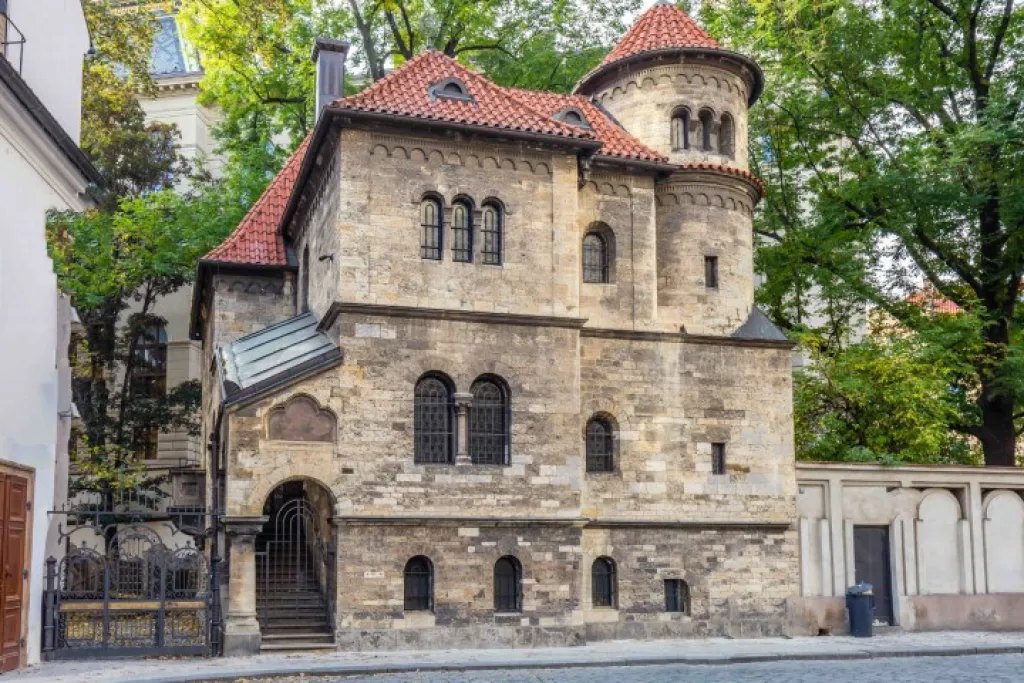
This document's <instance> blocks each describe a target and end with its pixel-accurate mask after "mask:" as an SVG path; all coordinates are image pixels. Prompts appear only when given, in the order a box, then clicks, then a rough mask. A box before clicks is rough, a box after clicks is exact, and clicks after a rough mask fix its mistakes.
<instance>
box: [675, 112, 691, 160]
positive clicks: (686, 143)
mask: <svg viewBox="0 0 1024 683" xmlns="http://www.w3.org/2000/svg"><path fill="white" fill-rule="evenodd" d="M672 149H675V150H679V149H690V110H689V109H682V110H680V111H679V112H677V113H676V115H675V116H673V117H672Z"/></svg>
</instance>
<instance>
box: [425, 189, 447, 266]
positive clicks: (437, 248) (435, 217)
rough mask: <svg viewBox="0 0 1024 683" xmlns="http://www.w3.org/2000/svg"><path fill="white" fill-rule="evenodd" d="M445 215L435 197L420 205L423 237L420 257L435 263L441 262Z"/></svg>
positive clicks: (428, 198)
mask: <svg viewBox="0 0 1024 683" xmlns="http://www.w3.org/2000/svg"><path fill="white" fill-rule="evenodd" d="M443 226H444V214H443V213H442V212H441V202H439V201H438V200H436V199H434V198H433V197H427V198H426V199H424V200H423V203H422V204H420V227H421V229H422V232H423V234H422V236H421V240H420V256H421V257H422V258H425V259H432V260H435V261H440V260H441V247H442V243H443V240H444V238H443V230H444V228H443Z"/></svg>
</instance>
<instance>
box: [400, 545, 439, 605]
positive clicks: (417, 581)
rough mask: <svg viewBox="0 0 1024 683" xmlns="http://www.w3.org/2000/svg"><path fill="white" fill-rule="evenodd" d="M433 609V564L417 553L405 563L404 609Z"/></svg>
mask: <svg viewBox="0 0 1024 683" xmlns="http://www.w3.org/2000/svg"><path fill="white" fill-rule="evenodd" d="M432 609H434V566H433V565H432V564H431V563H430V560H428V559H427V558H425V557H423V556H422V555H417V556H416V557H414V558H412V559H411V560H409V561H408V562H406V563H405V611H406V612H423V611H429V610H432Z"/></svg>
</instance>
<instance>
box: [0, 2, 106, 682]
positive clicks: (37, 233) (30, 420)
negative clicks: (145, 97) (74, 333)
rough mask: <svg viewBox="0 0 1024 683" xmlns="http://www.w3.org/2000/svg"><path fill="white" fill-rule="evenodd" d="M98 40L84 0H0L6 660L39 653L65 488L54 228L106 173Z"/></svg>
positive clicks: (86, 201)
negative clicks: (89, 131) (88, 116)
mask: <svg viewBox="0 0 1024 683" xmlns="http://www.w3.org/2000/svg"><path fill="white" fill-rule="evenodd" d="M88 49H89V35H88V30H87V28H86V23H85V16H84V14H83V11H82V5H81V3H80V2H79V0H0V207H2V209H0V237H2V239H0V386H3V387H4V388H5V390H4V391H3V392H0V553H2V557H0V562H2V563H3V565H4V566H5V567H6V568H7V571H6V572H5V579H4V580H3V581H2V582H0V605H3V609H4V614H3V619H0V643H2V647H0V671H8V670H10V669H14V668H18V667H19V666H24V665H25V664H31V663H34V662H37V661H38V660H39V654H40V653H39V650H40V616H41V614H42V609H41V604H40V600H41V596H42V591H43V571H44V567H45V561H44V560H45V557H46V556H47V554H49V553H50V552H52V551H53V550H55V548H48V547H47V545H48V543H47V541H48V536H51V538H50V540H51V541H52V540H53V538H52V534H50V526H51V523H52V524H54V525H55V524H56V521H51V520H50V519H49V518H48V516H47V512H48V511H49V510H51V509H52V508H53V507H54V505H55V503H60V502H62V501H60V500H59V498H60V497H61V496H66V491H67V458H68V449H67V443H68V433H69V430H70V421H71V417H72V414H73V408H72V405H71V386H70V369H69V367H68V358H67V346H68V340H69V334H70V325H71V321H72V318H73V313H72V310H71V307H70V305H69V303H68V302H67V300H66V298H64V297H62V296H61V294H60V292H59V291H58V289H57V280H56V276H55V275H54V270H53V263H52V262H51V260H50V258H49V257H48V255H47V250H46V235H45V229H46V213H47V211H49V210H51V209H55V210H76V211H80V210H83V209H85V208H86V207H88V206H89V205H90V203H91V200H90V198H89V195H88V194H87V192H86V190H87V187H88V186H89V184H90V183H97V182H100V177H99V174H98V172H97V171H96V169H95V168H94V167H93V166H92V164H90V163H89V160H88V159H87V158H86V157H85V155H84V154H83V153H82V151H81V150H80V149H79V147H78V142H79V134H80V127H81V123H80V121H81V102H82V60H83V57H84V55H85V53H86V51H87V50H88ZM55 499H58V500H55ZM54 545H55V544H54Z"/></svg>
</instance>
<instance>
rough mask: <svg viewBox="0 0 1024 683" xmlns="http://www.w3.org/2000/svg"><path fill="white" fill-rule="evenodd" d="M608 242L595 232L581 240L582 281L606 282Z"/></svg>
mask: <svg viewBox="0 0 1024 683" xmlns="http://www.w3.org/2000/svg"><path fill="white" fill-rule="evenodd" d="M608 261H609V258H608V242H607V240H605V238H604V237H603V236H602V235H599V234H597V233H596V232H588V233H587V234H586V236H585V237H584V238H583V281H584V282H608V280H609V278H608Z"/></svg>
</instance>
